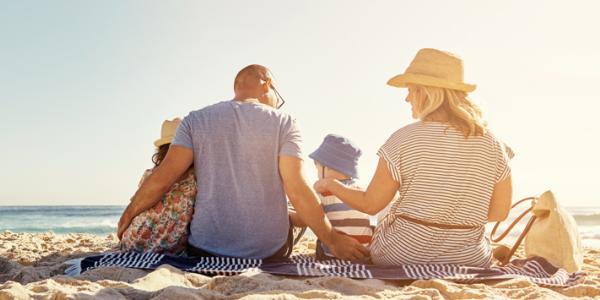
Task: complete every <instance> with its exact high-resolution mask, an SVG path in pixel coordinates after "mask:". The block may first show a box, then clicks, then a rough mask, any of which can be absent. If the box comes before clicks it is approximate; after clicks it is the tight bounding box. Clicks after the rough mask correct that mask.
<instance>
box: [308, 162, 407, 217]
mask: <svg viewBox="0 0 600 300" xmlns="http://www.w3.org/2000/svg"><path fill="white" fill-rule="evenodd" d="M314 187H315V190H316V191H317V192H319V193H324V192H330V193H332V194H334V195H335V196H336V197H338V198H339V199H340V200H342V201H343V202H344V203H346V204H348V205H349V206H350V207H352V208H353V209H356V210H358V211H361V212H363V213H366V214H369V215H375V214H376V213H377V212H379V211H380V210H382V209H384V208H385V207H386V206H387V205H388V203H390V201H392V199H393V198H394V195H395V194H396V191H398V188H400V183H398V182H397V181H395V180H394V179H393V178H392V175H391V174H390V171H389V170H388V167H387V164H386V162H385V160H383V159H379V164H378V165H377V170H376V171H375V175H373V179H371V183H370V184H369V187H368V188H367V190H366V191H363V190H361V189H358V188H355V187H348V186H346V185H344V184H343V183H341V182H339V181H337V180H335V179H330V178H326V179H321V180H319V181H317V182H316V183H315V186H314Z"/></svg>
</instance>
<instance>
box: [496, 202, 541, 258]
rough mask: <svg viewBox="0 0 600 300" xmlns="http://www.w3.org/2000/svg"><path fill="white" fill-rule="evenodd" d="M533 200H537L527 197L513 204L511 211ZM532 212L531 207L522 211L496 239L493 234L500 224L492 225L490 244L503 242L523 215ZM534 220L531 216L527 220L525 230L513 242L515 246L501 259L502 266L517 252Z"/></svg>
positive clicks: (533, 216) (534, 217)
mask: <svg viewBox="0 0 600 300" xmlns="http://www.w3.org/2000/svg"><path fill="white" fill-rule="evenodd" d="M535 199H537V198H536V197H527V198H524V199H521V200H520V201H518V202H517V203H515V204H514V205H513V206H512V207H511V209H513V208H515V207H516V206H517V205H519V204H521V203H523V202H525V201H535ZM532 210H533V205H532V206H531V207H530V208H528V209H527V210H526V211H524V212H523V213H522V214H521V215H519V217H517V218H516V219H515V220H514V221H513V222H512V223H511V224H510V226H508V228H507V229H506V230H505V231H504V233H502V234H501V235H500V236H499V237H498V238H495V239H494V234H496V230H498V227H499V226H500V223H502V222H501V221H500V222H496V225H494V229H492V233H490V240H492V242H494V243H497V242H500V241H501V240H503V239H504V238H505V237H506V236H507V235H508V234H509V233H510V231H511V230H512V229H513V228H514V227H515V226H516V225H517V224H518V223H519V222H520V221H521V219H523V217H525V215H527V214H528V213H530V212H531V211H532ZM535 220H536V216H535V215H532V216H531V218H529V221H528V222H527V225H526V226H525V228H524V229H523V232H522V233H521V235H520V236H519V238H518V239H517V241H516V242H515V244H514V245H513V246H512V248H511V249H510V252H509V253H508V255H507V256H506V257H503V259H502V260H501V261H500V263H501V264H502V265H505V264H507V263H508V262H509V261H510V258H511V257H512V256H513V255H514V254H515V252H516V251H517V248H519V246H520V245H521V242H523V239H525V236H526V235H527V233H528V232H529V229H531V226H532V225H533V223H534V222H535Z"/></svg>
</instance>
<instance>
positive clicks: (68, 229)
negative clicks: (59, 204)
mask: <svg viewBox="0 0 600 300" xmlns="http://www.w3.org/2000/svg"><path fill="white" fill-rule="evenodd" d="M4 229H5V230H10V231H12V232H28V233H41V232H49V231H51V232H54V233H57V234H67V233H90V234H111V233H115V232H116V226H80V227H78V226H51V227H34V226H23V227H12V228H4Z"/></svg>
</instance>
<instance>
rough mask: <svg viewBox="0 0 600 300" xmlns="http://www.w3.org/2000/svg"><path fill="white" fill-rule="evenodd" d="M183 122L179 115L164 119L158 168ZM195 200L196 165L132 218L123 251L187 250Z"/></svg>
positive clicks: (155, 159) (158, 143)
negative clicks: (153, 202)
mask: <svg viewBox="0 0 600 300" xmlns="http://www.w3.org/2000/svg"><path fill="white" fill-rule="evenodd" d="M179 123H181V119H179V118H176V119H173V120H172V121H168V120H166V121H164V122H163V124H162V128H161V138H160V139H158V140H156V141H155V142H154V145H155V146H156V148H157V150H156V153H155V154H154V155H153V156H152V162H154V168H156V167H158V166H159V165H160V163H161V162H162V161H163V159H164V158H165V156H166V155H167V151H168V150H169V146H170V145H171V141H172V139H173V137H174V136H175V131H176V130H177V126H179ZM154 168H153V169H151V170H146V172H144V175H143V176H142V180H141V181H140V183H139V186H141V185H142V183H143V182H144V180H145V179H146V178H148V176H150V174H152V171H153V170H154ZM195 202H196V177H195V175H194V169H193V167H190V169H189V170H188V171H187V172H186V173H185V174H184V175H183V176H181V178H180V179H179V181H178V182H176V183H175V184H173V186H171V188H170V189H169V191H168V192H167V193H165V194H164V195H163V196H162V198H161V200H160V201H159V202H158V203H156V204H155V205H154V206H153V207H152V208H150V209H148V210H146V211H145V212H143V213H141V214H139V215H138V216H136V217H135V218H134V219H133V220H132V221H131V225H129V227H128V228H127V229H126V230H125V232H124V233H123V237H122V238H121V241H120V243H119V248H120V249H121V250H122V251H138V252H145V251H151V252H160V253H162V252H168V253H173V254H181V253H183V251H184V250H185V249H186V246H187V238H188V234H189V223H190V220H191V218H192V215H193V213H194V204H195Z"/></svg>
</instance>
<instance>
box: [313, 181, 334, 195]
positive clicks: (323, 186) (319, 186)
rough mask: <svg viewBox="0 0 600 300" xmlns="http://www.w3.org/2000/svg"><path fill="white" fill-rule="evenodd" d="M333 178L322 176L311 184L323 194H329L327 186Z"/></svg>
mask: <svg viewBox="0 0 600 300" xmlns="http://www.w3.org/2000/svg"><path fill="white" fill-rule="evenodd" d="M333 180H334V179H331V178H323V179H319V180H318V181H317V182H315V184H314V185H313V188H314V189H315V191H316V192H317V193H319V194H321V195H323V196H330V195H331V192H330V191H329V186H330V184H331V183H332V182H333Z"/></svg>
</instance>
